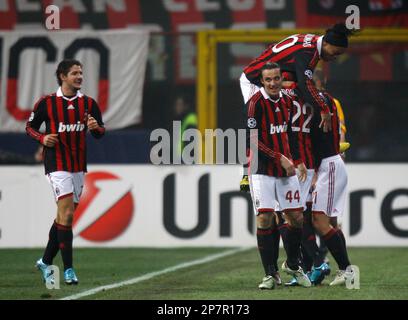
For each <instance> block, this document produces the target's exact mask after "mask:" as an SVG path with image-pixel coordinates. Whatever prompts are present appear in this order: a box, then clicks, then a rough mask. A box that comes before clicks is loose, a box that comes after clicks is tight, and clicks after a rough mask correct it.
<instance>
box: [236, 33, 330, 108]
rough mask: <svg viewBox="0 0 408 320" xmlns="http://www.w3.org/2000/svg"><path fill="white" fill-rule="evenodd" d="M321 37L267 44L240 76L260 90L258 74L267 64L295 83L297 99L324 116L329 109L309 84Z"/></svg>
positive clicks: (301, 36)
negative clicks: (298, 94) (270, 63)
mask: <svg viewBox="0 0 408 320" xmlns="http://www.w3.org/2000/svg"><path fill="white" fill-rule="evenodd" d="M322 41H323V36H316V35H314V34H295V35H292V36H290V37H288V38H286V39H284V40H282V41H281V42H279V43H278V44H271V45H270V46H268V48H267V49H266V50H265V51H264V52H263V53H262V54H261V55H260V56H259V57H258V58H256V59H255V60H253V61H252V62H251V63H250V64H249V65H248V66H246V67H245V68H244V73H245V75H246V77H247V78H248V80H249V81H251V82H252V83H254V84H256V85H258V86H259V87H261V84H260V71H261V68H262V67H263V66H264V65H265V64H266V63H267V62H276V63H278V64H279V65H280V67H281V70H282V74H283V76H284V78H285V79H286V80H291V81H295V82H297V85H298V88H299V90H300V96H301V97H302V98H303V99H304V100H305V101H306V102H308V103H309V104H311V105H312V106H314V107H315V108H316V109H318V110H320V111H321V112H324V113H328V112H329V107H328V106H327V105H326V103H325V102H324V101H323V99H322V98H321V97H320V96H319V93H318V91H317V89H316V87H315V85H314V83H313V71H314V69H315V67H316V65H317V63H318V61H319V59H320V53H321V50H322V48H321V47H322Z"/></svg>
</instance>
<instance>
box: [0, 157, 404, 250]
mask: <svg viewBox="0 0 408 320" xmlns="http://www.w3.org/2000/svg"><path fill="white" fill-rule="evenodd" d="M347 170H348V175H349V192H348V196H347V203H346V211H345V213H344V216H343V219H342V227H343V230H344V233H345V234H346V237H347V241H348V244H349V245H351V246H407V245H408V186H407V181H408V165H403V164H400V165H397V164H396V165H394V164H393V165H391V164H381V165H378V164H353V165H351V164H348V165H347ZM43 172H44V171H43V168H42V166H40V165H39V166H31V167H28V166H27V167H25V166H2V167H0V232H1V233H0V236H1V237H0V247H2V248H5V247H43V246H44V245H45V244H46V242H47V236H48V230H49V228H50V226H51V224H52V222H53V219H54V218H55V213H56V205H55V202H54V200H53V199H54V198H53V193H52V190H51V187H50V186H49V184H48V182H47V180H46V178H45V176H44V173H43ZM240 172H241V168H240V166H235V165H231V166H229V165H219V166H205V165H203V166H153V165H126V166H114V165H112V166H106V165H103V166H96V165H95V166H89V172H88V174H87V175H86V179H85V187H84V191H83V194H82V198H81V202H80V204H79V206H78V208H77V211H76V212H75V220H74V229H73V230H74V244H75V246H82V247H85V246H86V247H174V246H223V247H224V246H255V245H256V236H255V216H254V214H253V210H252V203H251V200H250V196H249V194H246V193H242V192H240V191H239V190H238V189H239V181H240V179H241V176H240Z"/></svg>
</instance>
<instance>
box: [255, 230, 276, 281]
mask: <svg viewBox="0 0 408 320" xmlns="http://www.w3.org/2000/svg"><path fill="white" fill-rule="evenodd" d="M277 233H278V232H277V230H276V229H271V228H269V229H260V228H258V229H257V231H256V239H257V241H258V250H259V255H260V256H261V261H262V265H263V267H264V271H265V275H273V274H274V273H275V272H276V269H275V262H274V259H275V256H276V253H275V252H274V251H275V248H274V239H275V238H276V235H275V234H277Z"/></svg>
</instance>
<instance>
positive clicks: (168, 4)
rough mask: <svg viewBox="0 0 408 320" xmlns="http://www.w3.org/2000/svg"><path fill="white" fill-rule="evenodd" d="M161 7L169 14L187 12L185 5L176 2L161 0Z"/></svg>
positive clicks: (173, 0) (174, 0)
mask: <svg viewBox="0 0 408 320" xmlns="http://www.w3.org/2000/svg"><path fill="white" fill-rule="evenodd" d="M163 5H164V7H165V8H166V10H168V11H170V12H186V11H187V10H188V5H187V3H185V2H177V1H176V0H163Z"/></svg>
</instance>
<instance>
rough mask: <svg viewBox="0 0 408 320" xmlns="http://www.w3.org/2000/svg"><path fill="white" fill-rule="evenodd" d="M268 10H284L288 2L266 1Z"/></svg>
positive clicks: (281, 0) (279, 0)
mask: <svg viewBox="0 0 408 320" xmlns="http://www.w3.org/2000/svg"><path fill="white" fill-rule="evenodd" d="M264 6H265V9H266V10H282V9H284V8H285V7H286V0H264Z"/></svg>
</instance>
